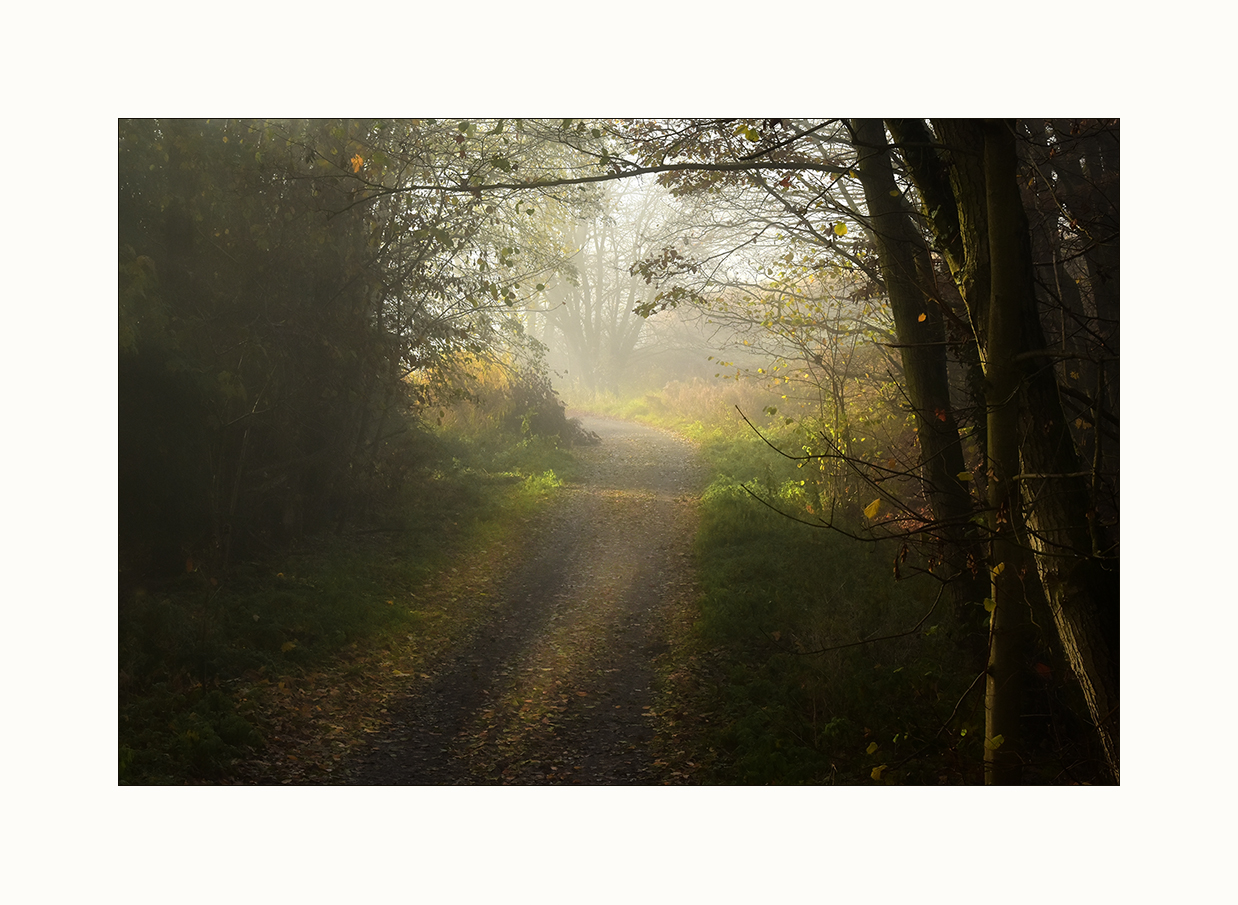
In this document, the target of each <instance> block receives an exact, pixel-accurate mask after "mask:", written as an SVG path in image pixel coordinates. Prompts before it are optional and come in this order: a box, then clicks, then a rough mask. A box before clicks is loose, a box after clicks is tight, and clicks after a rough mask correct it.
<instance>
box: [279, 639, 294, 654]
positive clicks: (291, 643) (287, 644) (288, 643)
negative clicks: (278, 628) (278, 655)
mask: <svg viewBox="0 0 1238 905" xmlns="http://www.w3.org/2000/svg"><path fill="white" fill-rule="evenodd" d="M296 646H297V642H295V641H285V642H284V643H283V644H281V645H280V646H279V649H280V650H281V651H283V652H284V653H288V651H290V650H292V649H293V648H294V647H296Z"/></svg>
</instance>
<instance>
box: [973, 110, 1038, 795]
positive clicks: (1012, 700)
mask: <svg viewBox="0 0 1238 905" xmlns="http://www.w3.org/2000/svg"><path fill="white" fill-rule="evenodd" d="M1007 133H1008V126H1007V124H1006V123H1004V122H1000V121H999V122H991V123H986V126H985V132H984V166H985V172H986V184H985V203H986V207H987V209H988V215H987V221H988V227H989V238H988V246H989V252H990V255H991V264H992V280H991V296H990V303H989V310H988V315H987V317H986V318H985V322H986V323H987V326H988V333H987V342H986V344H985V345H986V351H987V356H986V359H987V365H988V366H987V368H986V371H985V377H986V385H987V391H988V425H989V506H990V512H989V527H990V528H991V529H992V534H993V541H992V553H991V559H990V571H991V574H992V582H993V585H992V588H993V596H992V616H991V621H990V626H989V669H988V676H987V679H986V686H985V706H984V713H985V751H984V765H985V774H984V778H985V782H986V783H990V784H997V785H1011V784H1017V783H1019V782H1020V781H1021V780H1022V769H1023V764H1022V759H1021V751H1020V748H1019V746H1017V745H1011V744H1010V742H1011V740H1012V739H1017V738H1018V736H1019V729H1020V724H1021V722H1022V709H1023V708H1022V703H1023V681H1024V673H1025V671H1026V669H1027V665H1026V663H1025V662H1024V652H1025V651H1026V649H1027V643H1028V636H1027V625H1028V623H1029V619H1028V615H1029V607H1028V602H1027V600H1026V599H1025V598H1024V595H1023V589H1022V582H1021V581H1020V572H1022V571H1024V568H1025V566H1026V562H1027V557H1026V554H1025V552H1024V549H1023V547H1022V545H1021V544H1020V542H1019V536H1018V535H1019V533H1020V529H1021V521H1022V519H1021V513H1020V506H1019V503H1020V499H1019V486H1018V476H1019V385H1020V377H1021V374H1020V369H1019V365H1018V363H1017V356H1018V353H1019V349H1020V341H1021V338H1022V332H1023V331H1022V314H1023V310H1024V308H1025V307H1026V305H1027V304H1028V303H1029V302H1030V295H1031V292H1032V282H1031V255H1030V253H1029V252H1028V251H1027V248H1026V247H1027V242H1028V234H1027V224H1026V221H1025V219H1024V217H1023V207H1022V203H1021V201H1020V199H1019V190H1018V187H1017V186H1016V185H1015V181H1014V178H1013V172H1014V169H1013V167H1014V164H1013V154H1014V143H1013V141H1009V142H1007V141H1005V140H1004V139H1005V138H1006V137H1008V135H1007ZM1007 154H1009V155H1010V161H1007V159H1006V156H1007ZM1007 166H1009V169H1010V173H1011V178H1010V180H1009V181H1008V182H1007V181H1006V180H1005V179H1004V178H1003V177H1004V176H1005V174H1006V170H1007ZM1012 193H1013V202H1014V203H1013V204H1012V199H1011V194H1012ZM1024 265H1026V267H1027V272H1026V273H1024V272H1023V267H1024ZM1024 296H1028V297H1029V298H1028V299H1025V298H1024Z"/></svg>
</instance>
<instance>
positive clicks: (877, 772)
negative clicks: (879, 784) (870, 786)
mask: <svg viewBox="0 0 1238 905" xmlns="http://www.w3.org/2000/svg"><path fill="white" fill-rule="evenodd" d="M885 768H886V764H882V765H881V766H880V767H873V772H872V773H870V774H869V775H870V776H872V778H873V779H876V780H880V779H881V774H882V771H884V770H885Z"/></svg>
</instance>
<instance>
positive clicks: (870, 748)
mask: <svg viewBox="0 0 1238 905" xmlns="http://www.w3.org/2000/svg"><path fill="white" fill-rule="evenodd" d="M876 750H877V743H876V742H869V743H868V747H867V748H866V749H865V750H864V753H865V754H872V753H873V752H874V751H876Z"/></svg>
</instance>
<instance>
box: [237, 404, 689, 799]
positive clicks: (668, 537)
mask: <svg viewBox="0 0 1238 905" xmlns="http://www.w3.org/2000/svg"><path fill="white" fill-rule="evenodd" d="M581 420H582V422H583V423H584V426H585V427H586V429H588V430H591V431H594V432H595V433H596V434H597V435H598V436H599V437H600V439H601V443H599V444H598V445H596V446H592V447H586V448H582V449H580V450H578V452H577V453H576V455H577V456H578V457H579V459H580V479H579V480H576V481H573V482H572V483H571V484H568V485H566V486H565V487H564V488H563V489H562V491H561V493H560V495H559V497H558V499H557V500H556V501H555V502H554V504H553V505H552V506H551V507H549V508H548V510H547V511H545V512H543V513H542V514H540V515H539V516H537V517H535V518H533V519H531V520H530V522H529V524H528V525H526V526H524V527H523V529H522V531H521V536H520V540H519V541H518V542H516V543H514V544H512V545H511V546H512V547H513V548H514V549H506V550H504V551H500V552H499V553H497V554H495V555H492V556H491V557H489V558H488V560H487V561H486V562H484V563H479V564H478V568H477V569H476V570H472V569H469V570H468V571H470V572H475V574H472V575H468V576H462V575H457V576H455V578H456V580H455V581H454V582H448V584H447V585H446V586H445V587H446V589H440V591H439V593H443V594H446V593H450V594H451V595H452V599H453V600H454V601H456V602H457V604H458V605H464V606H468V607H471V608H472V610H473V612H474V613H475V616H474V617H473V618H472V621H471V627H470V630H469V631H468V632H466V633H465V635H464V637H463V638H462V639H461V640H459V641H458V642H457V643H456V644H454V645H453V646H452V647H451V648H449V649H446V650H443V651H440V652H437V653H436V654H435V655H433V656H432V657H429V658H426V659H424V660H422V661H421V665H420V666H419V667H418V671H417V672H416V673H415V674H405V673H403V672H402V671H401V670H400V669H399V662H400V659H401V658H400V652H399V651H398V650H388V651H384V652H383V655H384V656H385V657H386V659H385V660H384V661H383V662H382V663H381V664H377V665H378V666H379V667H381V668H380V669H374V668H372V667H373V666H374V665H375V664H368V663H355V664H353V666H352V668H351V669H350V670H348V671H347V673H346V674H345V675H336V676H333V677H324V679H323V681H322V682H321V683H319V685H318V688H317V690H316V689H315V687H313V683H312V682H311V683H303V687H300V688H294V687H292V686H291V685H289V686H288V687H287V688H284V687H283V683H281V689H280V691H281V692H282V693H283V694H284V695H285V698H286V700H287V704H288V706H287V713H288V716H289V719H288V720H285V721H284V722H283V723H282V724H280V723H278V722H277V723H276V724H275V727H276V729H277V730H279V734H278V735H275V736H274V737H269V738H268V749H267V751H266V752H265V754H264V757H263V760H262V761H259V762H255V763H253V764H250V765H248V767H242V768H241V770H240V774H241V775H240V780H241V781H242V782H244V781H246V780H248V781H250V782H266V783H270V782H282V783H315V784H322V783H332V784H336V783H343V784H370V785H374V784H381V785H396V784H418V785H443V784H447V785H451V784H456V785H459V784H524V785H528V784H538V785H541V784H642V785H649V784H661V783H692V782H700V781H703V780H702V779H700V778H697V776H696V774H697V773H698V771H699V767H700V766H701V765H700V764H699V763H698V762H699V761H701V760H704V759H709V755H708V754H704V756H703V754H702V751H701V749H700V747H699V737H698V736H697V735H695V734H694V732H693V727H694V726H699V722H698V721H699V720H700V719H701V716H702V715H701V714H699V713H694V712H692V711H693V709H692V708H690V707H687V706H685V705H686V703H687V702H688V698H687V697H685V695H688V694H691V693H692V692H693V690H694V689H695V690H697V691H699V690H700V687H701V685H700V681H699V675H702V674H703V666H702V668H701V669H698V668H696V664H689V663H687V662H685V661H687V660H688V658H689V652H688V651H687V650H686V649H684V647H683V639H685V638H686V637H687V636H688V633H689V629H690V628H691V625H692V623H693V620H694V619H695V613H694V607H695V605H696V602H697V591H696V587H695V583H694V575H693V559H692V542H693V537H694V534H695V530H696V519H697V511H696V501H697V499H698V497H699V493H700V490H701V487H702V486H703V483H704V480H705V477H706V475H705V472H704V469H703V467H702V466H701V465H700V464H699V462H698V461H697V458H696V456H695V454H694V450H693V448H692V447H691V446H690V445H689V444H688V443H686V442H685V441H683V440H681V439H679V438H677V437H675V436H673V435H671V434H669V433H666V432H663V431H659V430H657V429H654V428H650V427H645V426H642V425H637V424H632V423H628V422H621V421H612V420H607V419H602V418H594V417H583V418H582V419H581ZM453 571H454V570H453ZM411 640H413V639H412V636H410V641H411ZM393 664H395V665H394V666H393ZM306 684H309V685H310V687H304V686H305V685H306ZM327 688H329V689H330V691H329V693H328V692H327V691H325V689H327ZM685 711H686V712H685ZM707 716H708V715H705V718H706V719H707ZM247 774H248V775H247Z"/></svg>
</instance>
